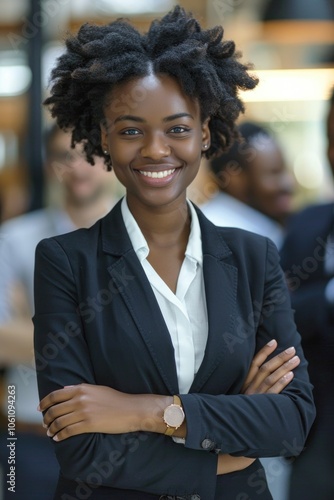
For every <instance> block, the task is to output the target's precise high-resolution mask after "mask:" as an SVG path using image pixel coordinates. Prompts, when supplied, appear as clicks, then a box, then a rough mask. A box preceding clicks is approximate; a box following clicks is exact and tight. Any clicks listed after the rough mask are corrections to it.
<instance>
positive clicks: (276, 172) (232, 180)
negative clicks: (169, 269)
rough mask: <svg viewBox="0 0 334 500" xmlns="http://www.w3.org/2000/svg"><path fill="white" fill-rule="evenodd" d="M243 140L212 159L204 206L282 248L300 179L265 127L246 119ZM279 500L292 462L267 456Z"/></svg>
mask: <svg viewBox="0 0 334 500" xmlns="http://www.w3.org/2000/svg"><path fill="white" fill-rule="evenodd" d="M238 130H239V133H240V135H241V138H242V139H241V141H236V142H235V143H234V144H233V146H232V147H231V149H230V150H229V151H228V152H227V153H225V154H223V155H221V156H219V157H218V158H215V159H213V160H212V161H211V163H210V167H211V170H212V172H213V173H214V175H215V178H216V180H217V184H218V186H219V190H220V191H219V193H218V194H217V195H216V196H215V197H214V198H212V199H211V200H210V201H208V202H207V203H205V204H204V205H202V206H201V209H202V211H203V212H204V214H205V215H206V216H207V217H208V219H210V220H211V221H212V222H213V223H214V224H216V225H217V226H230V227H238V228H241V229H246V230H248V231H251V232H253V233H257V234H261V235H262V236H267V237H268V238H270V239H271V240H272V241H273V242H274V243H275V245H276V246H277V248H280V247H281V245H282V242H283V237H284V227H285V224H286V221H287V218H288V217H289V216H290V214H291V212H292V198H293V194H294V180H293V177H292V175H291V174H290V172H289V171H288V170H287V167H286V164H285V161H284V157H283V154H282V151H281V148H280V146H279V145H278V143H277V141H276V140H275V139H274V137H273V136H272V135H271V134H270V133H269V132H268V131H267V130H266V129H264V128H263V127H260V126H259V125H257V124H256V123H253V122H244V123H242V124H241V125H240V126H239V127H238ZM261 462H262V464H263V466H264V468H265V471H266V475H267V480H268V486H269V489H270V491H271V494H272V495H273V499H274V500H286V496H287V491H288V484H289V474H290V466H289V463H288V462H287V461H286V460H285V459H284V458H280V457H278V458H264V459H261Z"/></svg>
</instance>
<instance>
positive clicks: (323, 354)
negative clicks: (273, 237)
mask: <svg viewBox="0 0 334 500" xmlns="http://www.w3.org/2000/svg"><path fill="white" fill-rule="evenodd" d="M333 231H334V204H333V203H327V204H321V205H313V206H310V207H308V208H306V209H304V210H303V211H301V212H300V213H298V214H297V215H296V216H295V217H293V218H292V219H291V221H290V224H289V227H288V231H287V236H286V239H285V243H284V245H283V247H282V251H281V255H282V267H283V269H284V271H285V272H286V276H287V279H288V281H289V282H290V288H291V301H292V305H293V308H294V309H295V320H296V323H297V326H298V329H299V332H300V334H301V336H302V343H303V347H304V350H305V354H306V355H307V359H308V360H309V363H310V364H309V372H310V377H311V381H312V384H313V385H314V388H315V391H314V394H315V396H316V403H317V406H318V410H319V411H318V417H321V418H323V417H325V418H326V421H327V422H328V427H329V428H328V436H332V437H331V439H332V441H334V438H333V415H334V391H333V384H334V369H333V363H334V335H333V331H334V306H333V305H332V304H329V303H328V302H327V300H326V297H325V288H326V285H327V283H328V281H329V280H330V279H331V278H333V277H334V273H333V274H332V275H328V274H327V273H326V271H325V264H324V263H325V252H326V246H327V237H328V235H329V234H330V233H332V234H333ZM331 454H333V446H332V447H331Z"/></svg>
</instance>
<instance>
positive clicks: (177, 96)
mask: <svg viewBox="0 0 334 500" xmlns="http://www.w3.org/2000/svg"><path fill="white" fill-rule="evenodd" d="M152 109H153V110H154V111H155V113H156V114H157V115H161V116H169V115H170V114H176V113H181V112H186V113H189V114H191V115H193V117H194V118H197V117H198V115H199V104H198V101H197V99H194V98H191V97H189V96H187V95H186V94H185V93H184V91H183V90H182V88H181V86H180V84H179V82H178V81H177V80H176V79H175V78H173V77H171V76H169V75H167V74H163V73H162V74H157V75H156V74H152V73H151V74H149V75H146V76H143V77H137V78H131V79H130V80H127V81H125V82H122V83H119V84H117V85H115V86H114V87H113V89H112V90H111V91H110V93H109V95H108V98H107V100H106V105H105V111H106V112H108V114H110V113H111V114H113V115H114V114H122V115H124V114H130V115H136V114H137V113H143V112H144V113H145V112H146V111H147V112H148V111H149V110H150V111H152ZM166 113H167V114H166Z"/></svg>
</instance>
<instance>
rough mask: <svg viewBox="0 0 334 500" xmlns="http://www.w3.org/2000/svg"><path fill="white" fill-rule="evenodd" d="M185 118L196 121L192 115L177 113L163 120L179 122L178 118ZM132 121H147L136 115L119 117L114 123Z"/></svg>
mask: <svg viewBox="0 0 334 500" xmlns="http://www.w3.org/2000/svg"><path fill="white" fill-rule="evenodd" d="M184 117H188V118H191V119H192V120H194V117H193V115H191V114H190V113H176V114H174V115H170V116H166V117H165V118H163V120H162V121H163V122H171V121H173V120H177V119H178V118H184ZM127 120H128V121H132V122H139V123H145V121H146V120H144V118H141V117H140V116H135V115H121V116H118V117H117V118H116V120H115V122H114V123H118V122H121V121H127Z"/></svg>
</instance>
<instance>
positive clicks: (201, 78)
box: [44, 6, 257, 169]
mask: <svg viewBox="0 0 334 500" xmlns="http://www.w3.org/2000/svg"><path fill="white" fill-rule="evenodd" d="M222 38H223V29H222V27H220V26H217V27H215V28H213V29H208V30H203V29H201V27H200V25H199V23H198V22H197V21H196V19H194V18H193V17H192V15H191V14H188V13H186V12H185V11H184V10H183V9H182V8H181V7H179V6H177V7H175V8H174V9H173V10H172V11H171V12H169V13H168V14H167V15H165V16H164V17H163V18H162V19H160V20H156V21H153V23H152V24H151V26H150V29H149V31H148V33H146V34H144V35H143V34H140V33H139V32H138V31H137V30H136V29H135V28H134V27H133V26H131V25H130V24H129V23H128V22H126V21H124V20H117V21H115V22H112V23H110V24H107V25H104V26H97V25H91V24H84V25H83V26H82V27H81V28H80V30H79V32H78V34H77V35H76V36H70V37H69V38H68V39H67V41H66V47H67V50H66V52H65V53H64V54H63V55H62V56H61V57H60V58H59V59H58V61H57V65H56V67H55V68H54V69H53V71H52V73H51V83H52V86H51V95H50V97H48V98H47V99H46V100H45V102H44V104H46V105H47V106H49V107H50V110H51V114H52V116H53V117H54V118H56V119H57V123H58V125H59V127H60V128H62V129H65V130H71V131H72V146H74V145H75V144H76V143H77V142H81V141H84V150H85V153H86V157H87V160H88V161H89V162H90V163H91V164H92V165H93V164H94V159H93V155H98V156H102V157H104V158H105V162H106V164H107V166H108V168H109V169H110V168H111V162H110V158H109V156H107V155H105V154H104V152H103V151H102V147H101V140H100V137H101V133H100V124H101V122H103V118H104V117H103V106H104V104H105V100H106V97H107V95H108V94H109V92H110V91H111V90H112V88H113V86H114V85H115V84H118V83H121V82H124V81H126V80H129V79H132V78H136V77H143V76H146V75H148V74H149V73H151V72H152V70H153V72H154V73H155V74H159V73H164V74H168V75H170V76H172V77H174V78H176V80H177V81H178V82H179V84H180V85H181V88H182V89H183V91H184V92H185V94H186V95H188V96H189V97H191V98H196V99H198V101H199V104H200V109H201V115H202V119H205V118H207V117H210V118H211V120H210V125H209V126H210V132H211V145H210V148H209V149H208V150H207V151H206V152H205V156H206V157H207V158H212V157H214V156H216V155H219V154H221V153H222V152H223V151H225V150H226V149H228V147H229V146H230V145H231V144H232V142H233V140H234V138H235V137H237V135H238V134H237V130H236V126H235V121H236V119H237V118H238V116H239V113H240V112H243V111H244V107H243V103H242V101H241V100H240V99H239V97H238V91H239V89H243V90H247V89H253V88H254V87H255V85H256V84H257V79H256V78H255V77H253V76H251V75H249V74H248V72H247V70H248V69H249V67H248V66H247V65H244V64H241V63H240V62H239V61H238V59H239V57H240V53H238V52H236V51H235V45H234V42H232V41H222Z"/></svg>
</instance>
